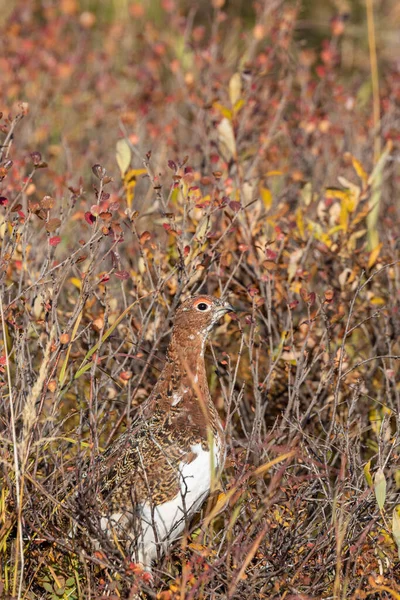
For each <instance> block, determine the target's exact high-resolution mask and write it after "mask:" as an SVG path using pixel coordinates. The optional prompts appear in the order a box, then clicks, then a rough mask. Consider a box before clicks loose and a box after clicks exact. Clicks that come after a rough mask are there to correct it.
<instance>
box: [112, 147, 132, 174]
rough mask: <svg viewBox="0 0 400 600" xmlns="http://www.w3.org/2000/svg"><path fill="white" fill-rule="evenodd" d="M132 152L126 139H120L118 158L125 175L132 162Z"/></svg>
mask: <svg viewBox="0 0 400 600" xmlns="http://www.w3.org/2000/svg"><path fill="white" fill-rule="evenodd" d="M131 158H132V152H131V149H130V147H129V144H128V142H127V141H126V140H125V139H122V140H118V142H117V154H116V159H117V163H118V166H119V170H120V171H121V176H122V177H123V176H124V175H125V173H126V171H127V170H128V168H129V165H130V164H131Z"/></svg>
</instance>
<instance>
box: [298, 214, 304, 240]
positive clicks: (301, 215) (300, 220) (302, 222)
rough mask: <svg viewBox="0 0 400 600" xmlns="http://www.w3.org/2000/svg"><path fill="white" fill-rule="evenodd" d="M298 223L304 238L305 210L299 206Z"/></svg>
mask: <svg viewBox="0 0 400 600" xmlns="http://www.w3.org/2000/svg"><path fill="white" fill-rule="evenodd" d="M296 225H297V228H298V230H299V232H300V235H301V237H302V238H304V218H303V211H302V210H301V209H300V208H299V209H298V210H297V212H296Z"/></svg>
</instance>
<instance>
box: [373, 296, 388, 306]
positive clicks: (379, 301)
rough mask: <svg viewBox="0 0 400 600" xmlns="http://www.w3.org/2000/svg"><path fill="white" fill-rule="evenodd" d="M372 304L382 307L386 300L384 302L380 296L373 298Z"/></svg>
mask: <svg viewBox="0 0 400 600" xmlns="http://www.w3.org/2000/svg"><path fill="white" fill-rule="evenodd" d="M370 302H371V304H374V305H375V306H382V305H383V304H386V300H384V299H383V298H381V297H380V296H374V297H373V298H371V300H370Z"/></svg>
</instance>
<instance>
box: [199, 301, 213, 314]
mask: <svg viewBox="0 0 400 600" xmlns="http://www.w3.org/2000/svg"><path fill="white" fill-rule="evenodd" d="M196 308H197V310H201V312H206V310H208V309H209V308H210V305H209V304H206V303H205V302H200V304H198V305H197V306H196Z"/></svg>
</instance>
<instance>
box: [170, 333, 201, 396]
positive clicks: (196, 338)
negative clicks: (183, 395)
mask: <svg viewBox="0 0 400 600" xmlns="http://www.w3.org/2000/svg"><path fill="white" fill-rule="evenodd" d="M205 345H206V337H205V336H204V335H199V334H193V335H189V336H188V337H187V338H186V339H184V340H182V338H180V339H177V338H175V336H173V337H172V339H171V342H170V344H169V346H168V351H167V360H168V362H169V363H172V364H173V365H174V366H175V369H174V370H175V372H178V371H179V372H180V373H181V376H182V379H184V380H185V381H182V384H185V383H187V381H188V380H189V381H190V382H192V384H197V383H199V384H200V383H201V382H203V381H206V367H205V362H204V350H205Z"/></svg>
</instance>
